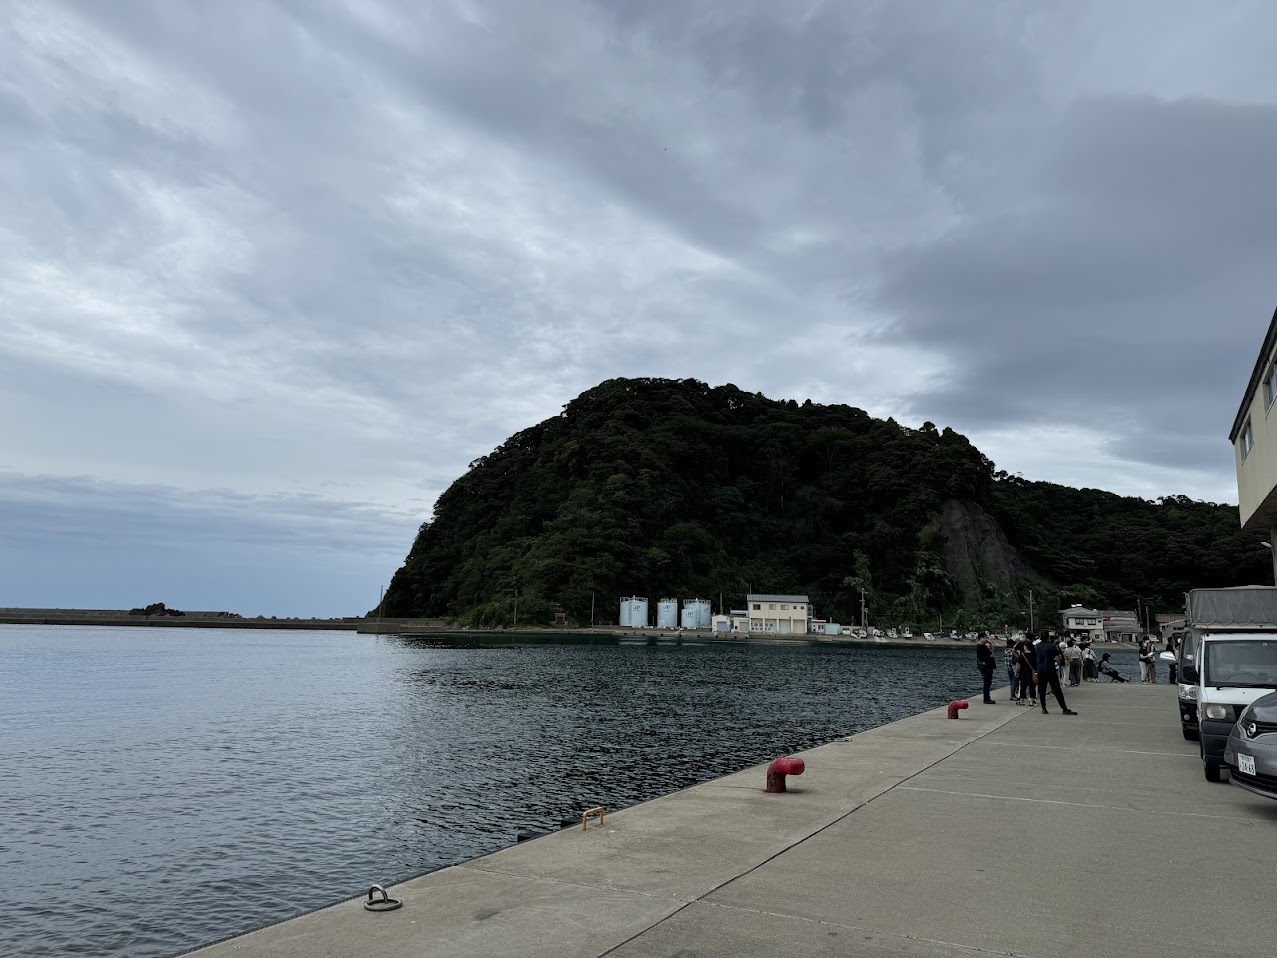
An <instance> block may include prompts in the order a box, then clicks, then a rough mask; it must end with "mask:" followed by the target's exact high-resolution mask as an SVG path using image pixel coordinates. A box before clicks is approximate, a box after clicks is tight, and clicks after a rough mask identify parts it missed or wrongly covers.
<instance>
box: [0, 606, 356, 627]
mask: <svg viewBox="0 0 1277 958" xmlns="http://www.w3.org/2000/svg"><path fill="white" fill-rule="evenodd" d="M362 621H363V620H362V619H357V618H349V619H237V618H232V617H230V616H224V615H222V616H219V615H211V614H210V615H200V614H198V613H197V614H189V613H188V614H186V615H129V614H128V613H127V612H123V611H109V610H98V609H89V610H80V609H3V610H0V624H2V625H105V626H114V627H117V628H119V627H121V626H126V627H130V628H157V629H165V628H167V629H332V630H345V631H349V632H354V631H355V630H356V629H357V628H358V626H359V623H360V622H362Z"/></svg>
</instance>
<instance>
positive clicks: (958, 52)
mask: <svg viewBox="0 0 1277 958" xmlns="http://www.w3.org/2000/svg"><path fill="white" fill-rule="evenodd" d="M1274 37H1277V4H1274V3H1271V2H1267V0H1253V2H1230V0H1218V2H1212V3H1201V2H1188V3H1173V2H1168V0H1148V2H1115V0H1101V2H1096V3H1084V2H1081V0H1067V2H1066V0H1059V2H1053V3H1051V2H1034V3H1024V2H1020V0H1016V2H1005V3H1002V2H980V3H961V4H959V3H950V2H942V0H932V2H925V3H924V2H904V0H878V2H868V0H865V2H851V0H848V2H836V3H834V2H831V3H820V2H793V3H777V2H774V0H758V2H744V0H722V2H717V3H710V2H689V0H680V2H677V3H674V2H668V3H632V2H621V0H599V2H597V3H584V2H581V3H575V2H548V0H537V2H536V3H521V2H513V0H510V2H505V3H482V2H460V0H459V2H454V3H446V2H432V3H431V2H411V0H406V2H402V3H392V2H384V3H382V2H374V0H358V2H357V0H345V2H341V0H275V2H268V0H253V2H251V3H249V2H243V3H183V2H175V0H155V2H151V3H144V2H133V0H114V2H102V0H83V2H62V3H59V2H53V0H35V2H29V3H28V2H22V0H0V435H2V437H3V438H2V441H0V606H43V605H50V606H94V607H129V606H132V605H137V604H144V603H146V602H152V601H164V602H167V603H168V604H169V605H173V606H177V607H181V608H196V609H198V608H206V609H207V608H213V609H230V610H234V611H239V612H242V613H244V614H247V615H255V614H258V613H264V614H268V615H269V614H272V613H276V614H281V615H298V614H312V613H313V614H320V615H340V614H349V613H355V614H357V613H361V612H363V611H365V610H367V609H369V608H371V607H372V606H373V605H375V604H376V601H377V595H378V589H379V587H380V586H381V585H382V584H383V583H385V582H387V581H388V580H389V577H390V575H391V574H392V572H393V571H394V569H395V568H396V567H397V566H398V564H399V563H400V561H401V560H402V558H403V555H404V553H405V552H406V550H407V548H408V546H409V544H410V543H411V540H412V537H413V535H414V533H415V531H416V527H417V525H418V523H419V522H421V521H422V520H424V519H426V518H428V517H429V514H430V509H431V506H432V504H433V502H434V499H435V497H436V496H437V495H438V494H439V492H441V491H442V490H443V489H444V488H445V487H446V486H447V485H448V483H449V482H450V481H451V480H452V479H454V478H455V477H456V476H458V475H459V474H461V473H462V472H463V471H464V470H465V468H466V465H467V463H469V462H470V461H471V460H473V459H475V458H477V457H479V456H481V455H484V454H485V453H487V452H488V451H490V450H491V449H492V448H493V447H494V446H496V445H497V444H499V443H500V442H501V441H502V440H503V439H504V438H505V437H506V436H508V435H509V434H510V433H512V432H514V431H516V430H518V429H521V428H524V427H526V426H528V425H531V424H533V423H535V422H538V421H540V420H542V419H544V418H546V417H548V416H551V415H554V414H556V413H557V412H558V411H559V409H560V407H561V406H562V405H563V404H564V403H566V402H567V401H568V400H570V399H571V398H572V397H573V396H575V395H577V394H578V393H579V392H581V391H582V390H584V389H586V388H588V387H590V386H592V385H595V384H596V383H598V382H600V381H602V380H604V379H608V378H611V377H614V376H668V377H679V378H681V377H696V378H698V379H703V380H705V381H707V382H710V383H713V384H721V383H725V382H733V383H736V384H737V385H738V386H740V387H742V388H744V389H749V390H758V391H762V392H763V393H765V394H766V395H768V396H770V397H773V398H795V399H799V400H801V399H805V398H811V399H813V400H814V401H817V402H840V403H850V404H853V405H858V406H861V407H863V408H865V409H868V410H869V411H870V412H872V413H874V414H876V415H880V416H886V415H892V416H895V417H896V418H897V419H898V420H900V421H901V422H903V423H905V424H907V425H915V426H916V425H919V424H921V423H922V422H923V421H924V420H928V419H929V420H932V421H934V422H935V423H936V424H937V425H940V426H945V425H951V426H953V427H954V428H956V429H958V430H960V431H962V432H964V433H966V434H967V435H969V436H970V437H971V438H972V439H973V441H974V442H976V444H977V445H978V446H979V447H980V448H981V449H982V450H983V451H984V452H985V453H986V454H988V455H989V456H990V457H991V458H992V459H993V460H994V461H995V462H996V463H997V465H998V466H999V468H1003V469H1007V470H1009V471H1011V472H1020V473H1023V474H1024V475H1025V476H1026V477H1029V478H1033V479H1049V480H1052V481H1055V482H1062V483H1067V484H1070V485H1090V486H1098V487H1101V488H1106V489H1111V490H1114V491H1117V492H1121V493H1127V494H1134V495H1142V496H1146V497H1155V496H1159V495H1164V494H1169V493H1176V494H1179V493H1182V494H1187V495H1191V496H1194V497H1198V498H1207V499H1212V500H1217V501H1221V500H1227V501H1235V485H1234V474H1233V465H1232V454H1231V449H1230V447H1229V445H1228V441H1227V434H1228V431H1229V427H1230V426H1231V424H1232V419H1233V415H1234V413H1235V411H1236V408H1237V405H1238V403H1239V402H1240V399H1241V392H1242V390H1243V389H1244V387H1245V383H1246V378H1247V376H1248V375H1249V372H1250V368H1251V366H1252V365H1253V363H1254V361H1255V357H1256V354H1257V352H1258V349H1259V345H1260V342H1261V340H1262V338H1263V334H1264V330H1265V328H1266V326H1267V323H1268V320H1269V318H1270V316H1271V315H1272V312H1273V308H1274V306H1277V66H1275V65H1274V60H1273V53H1272V41H1273V38H1274Z"/></svg>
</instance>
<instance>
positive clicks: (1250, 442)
mask: <svg viewBox="0 0 1277 958" xmlns="http://www.w3.org/2000/svg"><path fill="white" fill-rule="evenodd" d="M1237 444H1238V445H1239V446H1241V450H1242V459H1245V458H1246V457H1247V456H1249V455H1250V451H1251V450H1252V449H1254V448H1255V430H1254V429H1252V428H1251V425H1250V419H1249V418H1248V419H1247V420H1246V425H1244V426H1242V434H1241V436H1239V437H1238V440H1237Z"/></svg>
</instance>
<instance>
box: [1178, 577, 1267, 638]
mask: <svg viewBox="0 0 1277 958" xmlns="http://www.w3.org/2000/svg"><path fill="white" fill-rule="evenodd" d="M1184 611H1185V613H1187V616H1188V624H1189V625H1192V626H1194V627H1196V628H1199V629H1202V628H1205V629H1209V628H1217V629H1251V628H1254V629H1277V586H1272V585H1243V586H1238V587H1236V588H1232V589H1194V590H1193V591H1192V592H1189V593H1187V594H1186V595H1185V596H1184Z"/></svg>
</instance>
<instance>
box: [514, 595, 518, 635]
mask: <svg viewBox="0 0 1277 958" xmlns="http://www.w3.org/2000/svg"><path fill="white" fill-rule="evenodd" d="M518 627H519V590H518V589H515V590H514V628H516V629H517V628H518Z"/></svg>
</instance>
